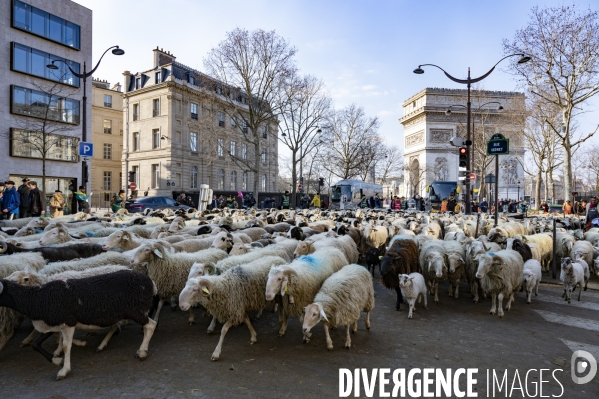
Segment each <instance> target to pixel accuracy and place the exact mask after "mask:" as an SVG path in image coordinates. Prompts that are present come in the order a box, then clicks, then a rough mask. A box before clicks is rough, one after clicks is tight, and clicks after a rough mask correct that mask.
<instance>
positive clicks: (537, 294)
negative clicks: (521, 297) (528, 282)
mask: <svg viewBox="0 0 599 399" xmlns="http://www.w3.org/2000/svg"><path fill="white" fill-rule="evenodd" d="M535 296H539V282H538V281H537V283H536V284H535Z"/></svg>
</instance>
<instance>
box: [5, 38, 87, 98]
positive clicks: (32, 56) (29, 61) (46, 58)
mask: <svg viewBox="0 0 599 399" xmlns="http://www.w3.org/2000/svg"><path fill="white" fill-rule="evenodd" d="M52 61H56V62H54V65H56V67H57V68H58V69H50V68H46V65H48V64H50V63H52ZM11 62H12V64H11V69H12V70H13V71H17V72H22V73H26V74H28V75H34V76H38V77H40V78H44V79H49V80H52V81H55V82H60V83H63V84H66V85H69V86H74V87H79V78H78V77H76V76H75V75H73V74H72V73H71V71H70V70H69V68H67V66H66V65H65V63H67V64H68V65H69V66H70V67H71V68H72V69H73V71H75V72H77V73H79V67H80V65H79V63H77V62H74V61H70V60H67V59H66V58H62V57H59V56H56V55H52V54H49V53H46V52H44V51H40V50H36V49H33V48H31V47H27V46H24V45H22V44H18V43H15V42H13V43H12V60H11Z"/></svg>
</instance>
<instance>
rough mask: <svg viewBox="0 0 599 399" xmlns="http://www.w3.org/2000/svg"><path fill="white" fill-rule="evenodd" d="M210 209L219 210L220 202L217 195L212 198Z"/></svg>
mask: <svg viewBox="0 0 599 399" xmlns="http://www.w3.org/2000/svg"><path fill="white" fill-rule="evenodd" d="M210 209H218V200H217V199H216V195H213V196H212V202H211V203H210Z"/></svg>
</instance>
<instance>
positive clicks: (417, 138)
mask: <svg viewBox="0 0 599 399" xmlns="http://www.w3.org/2000/svg"><path fill="white" fill-rule="evenodd" d="M423 143H424V130H421V131H419V132H417V133H414V134H410V135H409V136H406V147H412V146H415V145H418V144H423Z"/></svg>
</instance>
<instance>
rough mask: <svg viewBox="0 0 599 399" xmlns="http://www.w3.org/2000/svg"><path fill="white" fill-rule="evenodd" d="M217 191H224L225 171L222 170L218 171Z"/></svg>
mask: <svg viewBox="0 0 599 399" xmlns="http://www.w3.org/2000/svg"><path fill="white" fill-rule="evenodd" d="M218 189H219V190H224V189H225V171H224V170H223V169H221V170H219V171H218Z"/></svg>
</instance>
